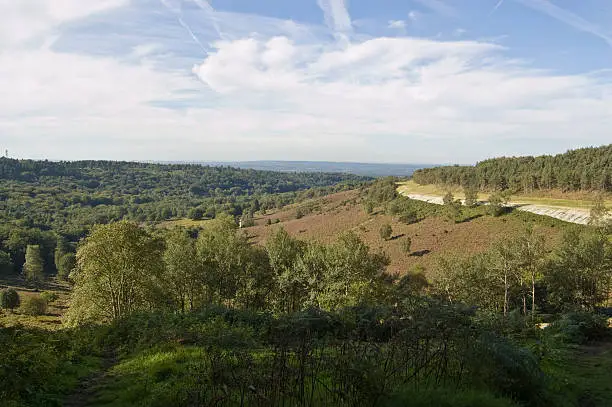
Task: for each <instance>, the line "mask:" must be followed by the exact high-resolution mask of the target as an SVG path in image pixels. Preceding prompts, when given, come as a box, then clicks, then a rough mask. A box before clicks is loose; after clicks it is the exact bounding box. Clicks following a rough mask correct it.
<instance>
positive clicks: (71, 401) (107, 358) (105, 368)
mask: <svg viewBox="0 0 612 407" xmlns="http://www.w3.org/2000/svg"><path fill="white" fill-rule="evenodd" d="M115 364H117V357H116V356H115V355H114V354H112V353H110V352H109V353H107V354H105V355H104V359H103V361H102V366H101V367H100V370H99V371H97V372H95V373H94V374H92V375H90V376H89V377H86V378H84V379H83V380H82V381H81V382H80V383H79V385H78V386H77V388H76V389H74V392H73V393H72V394H71V395H69V396H68V397H67V398H66V399H65V400H64V402H63V403H62V406H63V407H87V406H91V405H93V401H94V400H95V396H96V394H97V393H98V391H99V390H100V388H101V387H102V385H103V384H104V383H105V382H106V381H107V380H108V377H109V371H110V369H111V368H112V367H113V366H114V365H115Z"/></svg>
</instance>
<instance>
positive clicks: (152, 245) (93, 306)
mask: <svg viewBox="0 0 612 407" xmlns="http://www.w3.org/2000/svg"><path fill="white" fill-rule="evenodd" d="M162 254H163V242H162V241H161V240H160V239H156V238H153V237H152V236H151V235H150V234H149V233H147V232H146V231H145V230H143V229H142V228H140V227H139V226H138V225H137V224H135V223H131V222H127V221H122V222H117V223H112V224H108V225H98V226H95V227H94V228H93V229H92V231H91V234H90V235H89V236H88V237H87V238H86V239H85V240H84V241H83V242H82V244H81V245H80V247H79V249H78V251H77V255H76V257H77V271H76V273H75V285H74V289H73V291H72V296H71V305H70V309H69V312H68V321H69V323H72V324H78V323H82V322H88V321H111V320H117V319H120V318H122V317H124V316H126V315H129V314H130V313H133V312H135V311H138V310H144V309H152V308H155V307H157V306H159V305H160V298H162V296H161V293H162V291H163V290H162V283H163V280H162V277H163V259H162Z"/></svg>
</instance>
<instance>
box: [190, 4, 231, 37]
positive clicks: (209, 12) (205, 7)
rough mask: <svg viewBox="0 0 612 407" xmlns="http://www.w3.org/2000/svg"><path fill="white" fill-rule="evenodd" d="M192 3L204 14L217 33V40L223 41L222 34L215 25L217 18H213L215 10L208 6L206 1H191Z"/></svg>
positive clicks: (216, 24) (217, 25)
mask: <svg viewBox="0 0 612 407" xmlns="http://www.w3.org/2000/svg"><path fill="white" fill-rule="evenodd" d="M193 2H194V3H195V4H197V5H198V7H200V8H201V9H202V10H204V11H205V12H206V15H207V17H208V19H209V20H210V22H211V23H212V25H213V27H214V28H215V31H217V35H218V36H219V38H221V39H223V38H224V37H223V33H222V32H221V28H219V24H218V23H217V18H216V16H215V13H216V11H215V9H214V8H213V7H212V6H211V5H210V3H209V2H208V1H207V0H193Z"/></svg>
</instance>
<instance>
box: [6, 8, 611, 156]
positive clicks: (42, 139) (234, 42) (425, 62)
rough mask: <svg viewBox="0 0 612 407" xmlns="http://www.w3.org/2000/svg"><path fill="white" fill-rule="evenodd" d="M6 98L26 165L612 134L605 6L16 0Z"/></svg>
mask: <svg viewBox="0 0 612 407" xmlns="http://www.w3.org/2000/svg"><path fill="white" fill-rule="evenodd" d="M0 89H2V98H0V148H2V149H5V148H6V149H9V151H10V155H12V156H19V157H32V158H49V159H85V158H88V159H89V158H92V159H96V158H100V159H127V160H200V161H206V160H211V161H222V160H258V159H276V160H333V161H364V162H405V163H409V162H419V163H426V162H430V163H451V162H453V163H471V162H475V161H477V160H480V159H483V158H487V157H490V156H499V155H519V154H543V153H558V152H563V151H565V150H567V149H569V148H576V147H580V146H588V145H600V144H607V143H610V142H611V141H612V136H611V135H610V134H611V133H610V129H611V128H612V1H609V0H581V1H575V0H502V1H499V0H454V1H453V0H377V1H372V0H352V1H346V0H344V1H343V0H259V1H254V0H210V1H206V0H20V1H6V2H0Z"/></svg>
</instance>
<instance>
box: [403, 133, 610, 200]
mask: <svg viewBox="0 0 612 407" xmlns="http://www.w3.org/2000/svg"><path fill="white" fill-rule="evenodd" d="M413 179H414V181H415V182H416V183H418V184H421V185H427V184H442V185H447V186H460V187H472V188H477V189H479V190H481V191H487V190H488V191H491V190H506V189H507V190H510V191H512V192H513V193H519V192H520V193H525V194H531V193H534V192H539V191H551V190H553V191H554V190H559V191H562V192H573V191H599V192H612V144H610V145H607V146H602V147H590V148H582V149H578V150H570V151H568V152H566V153H564V154H558V155H554V156H540V157H501V158H493V159H489V160H485V161H482V162H479V163H477V164H476V165H475V166H447V167H435V168H424V169H420V170H417V171H415V173H414V174H413Z"/></svg>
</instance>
